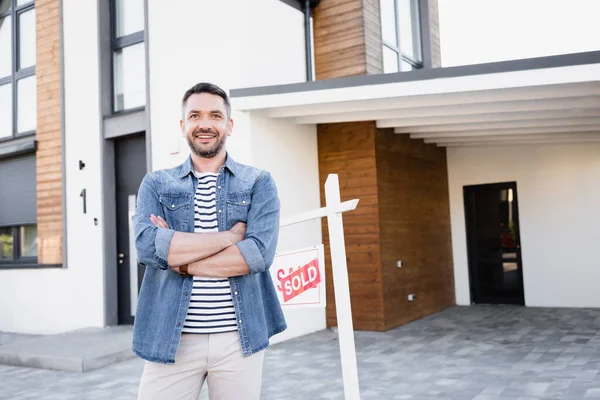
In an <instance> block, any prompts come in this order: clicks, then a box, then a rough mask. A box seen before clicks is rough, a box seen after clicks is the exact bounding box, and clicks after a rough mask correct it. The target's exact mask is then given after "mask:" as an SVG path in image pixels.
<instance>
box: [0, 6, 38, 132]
mask: <svg viewBox="0 0 600 400" xmlns="http://www.w3.org/2000/svg"><path fill="white" fill-rule="evenodd" d="M34 5H35V2H34V1H28V0H0V141H5V140H10V139H13V138H15V137H21V136H25V135H32V134H35V129H36V79H35V51H36V48H35V34H36V30H35V7H34Z"/></svg>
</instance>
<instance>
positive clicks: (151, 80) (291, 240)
mask: <svg viewBox="0 0 600 400" xmlns="http://www.w3.org/2000/svg"><path fill="white" fill-rule="evenodd" d="M147 7H148V26H147V27H146V30H147V31H148V37H149V39H148V62H149V70H150V75H149V76H148V84H149V90H150V92H149V93H150V96H149V97H150V104H149V106H147V112H150V116H151V120H150V136H151V137H150V140H151V146H152V147H151V148H152V155H151V162H152V168H153V169H154V170H156V169H160V168H168V167H172V166H175V165H176V164H178V163H179V162H181V161H182V160H183V159H184V158H185V157H187V155H188V154H189V151H188V150H187V144H186V143H185V141H184V140H181V132H180V128H179V119H180V117H181V111H180V102H181V97H182V95H183V93H184V92H185V90H187V89H188V88H189V87H191V86H192V85H194V84H196V83H198V82H201V81H207V82H212V83H215V84H217V85H219V86H221V87H223V88H224V89H225V90H229V89H231V88H239V87H249V86H259V85H274V84H285V83H296V82H303V81H305V80H306V70H305V53H304V51H305V50H304V49H305V46H304V44H305V43H304V16H303V13H302V12H301V11H299V10H297V9H295V8H293V7H290V6H289V5H286V4H285V3H283V2H281V1H279V0H261V1H255V2H248V1H246V0H222V1H218V2H215V1H211V2H201V1H184V0H180V1H176V2H171V3H170V4H169V7H165V5H164V2H160V1H158V0H148V2H147ZM267 15H268V18H265V16H267ZM99 20H100V18H99V13H98V5H97V4H96V2H95V1H90V2H81V1H75V0H64V1H63V35H64V42H63V44H64V83H65V87H64V93H65V104H64V107H65V109H64V114H65V144H64V151H65V159H66V167H65V181H66V204H65V207H66V208H67V214H66V215H67V217H66V220H65V221H64V223H65V224H66V228H67V229H66V230H67V236H66V238H65V240H66V241H67V250H66V254H65V262H66V266H67V268H63V269H41V270H37V269H32V270H14V271H2V279H1V280H0V293H2V298H3V299H10V301H2V302H0V331H9V332H23V333H35V334H52V333H59V332H64V331H68V330H73V329H78V328H83V327H101V326H104V325H105V321H106V314H107V310H105V304H106V299H105V293H106V288H105V287H104V281H105V280H104V273H105V272H104V271H105V269H104V261H105V260H104V254H103V253H104V250H103V241H104V240H106V239H107V238H104V237H103V236H104V223H105V221H104V215H103V207H102V203H101V193H102V190H103V187H102V172H101V171H102V167H103V166H102V163H103V160H102V154H101V141H102V140H104V139H103V138H102V130H101V127H102V118H101V115H100V109H101V104H100V99H101V94H100V59H99V54H100V49H99V31H101V30H100V27H99ZM175 21H176V23H175ZM257 21H260V23H256V22H257ZM233 106H234V108H235V104H233ZM234 120H235V123H236V125H235V128H234V132H233V135H232V136H231V137H230V138H229V140H228V149H229V150H230V152H231V154H232V156H233V157H234V158H235V159H236V160H238V161H240V162H244V163H248V164H251V165H255V166H257V167H260V168H264V169H267V170H269V171H271V172H272V174H273V176H274V178H275V180H276V182H277V184H278V187H279V194H280V198H281V203H282V216H283V217H285V216H288V215H292V214H294V213H298V212H302V211H306V210H310V209H312V208H318V207H320V200H319V187H318V182H319V179H318V163H317V142H316V129H315V127H314V126H313V127H306V126H296V125H292V124H290V125H286V124H285V123H283V122H278V123H272V122H269V121H268V120H266V119H261V118H260V117H254V116H253V117H252V119H251V118H250V116H249V114H248V113H244V112H234ZM290 148H293V149H294V150H295V152H294V154H292V155H287V154H286V153H285V152H286V149H290ZM79 160H84V162H85V164H86V166H85V168H84V169H83V170H79V167H78V161H79ZM288 171H296V172H297V171H302V173H301V175H298V176H294V180H293V181H291V180H290V179H289V176H288ZM84 188H85V189H86V192H87V213H86V214H83V213H82V212H81V211H82V198H81V197H80V193H81V190H82V189H84ZM94 218H97V220H98V221H97V225H96V224H95V223H94ZM317 243H321V225H320V222H318V221H317V222H314V223H306V224H303V225H301V226H297V227H290V228H285V231H283V230H282V236H281V241H280V249H283V250H286V249H287V250H289V249H291V248H296V247H303V246H307V245H313V244H317ZM16 305H18V306H16ZM286 317H287V320H288V325H289V329H288V331H287V332H286V333H285V334H283V335H279V337H278V338H276V339H275V340H282V338H285V337H293V336H297V335H300V334H305V333H309V332H313V331H315V330H319V329H324V328H325V310H324V309H312V310H306V311H297V310H296V311H292V312H286Z"/></svg>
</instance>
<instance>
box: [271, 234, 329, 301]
mask: <svg viewBox="0 0 600 400" xmlns="http://www.w3.org/2000/svg"><path fill="white" fill-rule="evenodd" d="M270 271H271V278H272V279H273V283H274V285H275V289H276V292H277V296H278V298H279V302H280V303H281V306H282V307H284V308H302V307H325V305H326V301H325V252H324V248H323V245H322V244H321V245H318V246H313V247H308V248H305V249H300V250H294V251H290V252H286V253H278V254H277V255H276V256H275V260H274V261H273V265H272V266H271V268H270Z"/></svg>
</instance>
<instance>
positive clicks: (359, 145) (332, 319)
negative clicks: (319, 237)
mask: <svg viewBox="0 0 600 400" xmlns="http://www.w3.org/2000/svg"><path fill="white" fill-rule="evenodd" d="M317 137H318V147H319V178H320V185H321V187H323V185H324V184H325V180H326V179H327V176H328V174H329V173H330V172H333V173H337V174H338V175H339V179H340V192H341V193H340V194H341V198H342V201H345V200H350V199H353V198H357V197H358V198H360V199H361V201H360V203H359V206H358V208H357V209H356V210H354V211H352V212H348V213H345V215H344V236H345V239H346V255H347V260H348V275H349V280H350V296H351V299H352V300H351V302H352V310H353V313H354V315H353V320H354V327H355V328H356V329H365V330H373V329H377V330H381V329H384V327H385V326H384V315H383V291H382V282H381V271H380V265H381V260H380V257H381V249H380V245H379V215H378V206H377V196H378V194H377V176H376V174H374V171H375V168H376V165H375V124H374V123H372V122H366V123H352V124H327V125H319V126H318V127H317ZM321 203H322V204H324V203H325V194H324V192H321ZM322 225H323V242H324V244H325V259H326V260H325V265H326V276H327V280H326V282H327V325H328V326H335V325H336V324H337V322H336V321H337V320H336V314H335V298H334V291H333V282H332V279H331V277H332V275H331V274H332V272H331V258H330V255H329V231H328V229H327V222H326V221H325V220H323V222H322Z"/></svg>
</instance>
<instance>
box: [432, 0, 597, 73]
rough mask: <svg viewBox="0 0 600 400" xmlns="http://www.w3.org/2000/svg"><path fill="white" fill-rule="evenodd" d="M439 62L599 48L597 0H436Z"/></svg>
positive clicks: (472, 61)
mask: <svg viewBox="0 0 600 400" xmlns="http://www.w3.org/2000/svg"><path fill="white" fill-rule="evenodd" d="M438 6H439V18H440V37H441V46H442V66H444V67H451V66H454V65H467V64H478V63H485V62H493V61H504V60H514V59H519V58H532V57H541V56H549V55H556V54H567V53H578V52H585V51H593V50H600V0H438Z"/></svg>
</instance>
